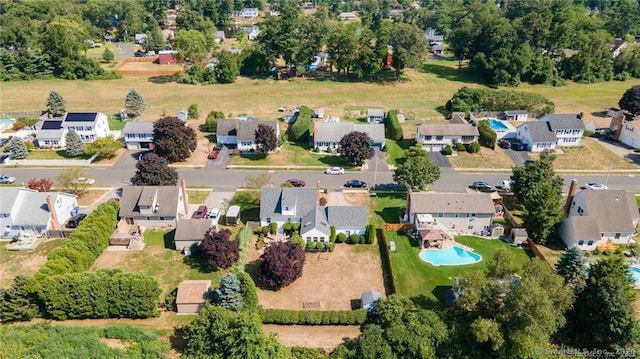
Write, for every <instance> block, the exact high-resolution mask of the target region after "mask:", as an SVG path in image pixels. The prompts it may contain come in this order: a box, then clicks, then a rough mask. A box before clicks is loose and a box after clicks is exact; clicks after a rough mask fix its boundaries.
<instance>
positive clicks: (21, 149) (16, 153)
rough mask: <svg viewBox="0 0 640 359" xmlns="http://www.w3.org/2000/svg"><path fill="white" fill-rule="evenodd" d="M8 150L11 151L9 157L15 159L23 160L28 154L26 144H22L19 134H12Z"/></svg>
mask: <svg viewBox="0 0 640 359" xmlns="http://www.w3.org/2000/svg"><path fill="white" fill-rule="evenodd" d="M9 152H11V158H12V159H15V160H23V159H25V158H27V155H28V154H29V150H27V145H25V144H24V141H22V138H20V136H13V138H12V139H11V142H9Z"/></svg>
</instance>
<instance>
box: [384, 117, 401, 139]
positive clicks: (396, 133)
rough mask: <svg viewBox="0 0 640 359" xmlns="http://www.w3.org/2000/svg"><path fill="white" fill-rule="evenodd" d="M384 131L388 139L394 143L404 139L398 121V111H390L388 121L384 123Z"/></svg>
mask: <svg viewBox="0 0 640 359" xmlns="http://www.w3.org/2000/svg"><path fill="white" fill-rule="evenodd" d="M384 130H385V131H384V132H385V136H386V137H387V138H388V139H390V140H394V141H399V140H401V139H402V137H403V134H402V126H401V125H400V121H398V114H397V113H396V110H389V112H388V113H387V119H386V121H384Z"/></svg>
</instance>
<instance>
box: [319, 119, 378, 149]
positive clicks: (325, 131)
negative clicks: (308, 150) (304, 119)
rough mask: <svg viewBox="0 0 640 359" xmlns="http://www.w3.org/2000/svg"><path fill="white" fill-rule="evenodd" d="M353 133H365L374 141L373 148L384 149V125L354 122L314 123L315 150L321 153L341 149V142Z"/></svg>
mask: <svg viewBox="0 0 640 359" xmlns="http://www.w3.org/2000/svg"><path fill="white" fill-rule="evenodd" d="M353 131H357V132H364V133H366V134H368V135H369V137H371V139H372V140H373V143H372V147H373V148H374V149H377V150H381V149H383V148H384V144H385V142H384V141H385V139H384V125H383V124H381V123H378V124H371V125H367V124H357V123H353V122H320V123H315V122H314V130H313V148H316V147H318V148H319V149H320V150H321V151H327V150H329V149H332V150H335V149H337V148H338V147H340V140H341V139H342V137H344V135H346V134H348V133H351V132H353Z"/></svg>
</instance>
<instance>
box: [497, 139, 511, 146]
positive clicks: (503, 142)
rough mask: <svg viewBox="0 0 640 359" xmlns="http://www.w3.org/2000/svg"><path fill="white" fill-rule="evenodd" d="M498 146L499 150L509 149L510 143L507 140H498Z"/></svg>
mask: <svg viewBox="0 0 640 359" xmlns="http://www.w3.org/2000/svg"><path fill="white" fill-rule="evenodd" d="M498 146H500V148H511V142H509V141H507V140H500V141H498Z"/></svg>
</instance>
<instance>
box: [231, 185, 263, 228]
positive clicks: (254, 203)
mask: <svg viewBox="0 0 640 359" xmlns="http://www.w3.org/2000/svg"><path fill="white" fill-rule="evenodd" d="M229 205H230V206H233V205H236V206H240V218H241V219H242V222H245V223H246V222H247V221H259V220H260V191H257V190H249V191H237V192H236V193H235V194H234V195H233V198H231V202H230V203H229Z"/></svg>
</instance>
